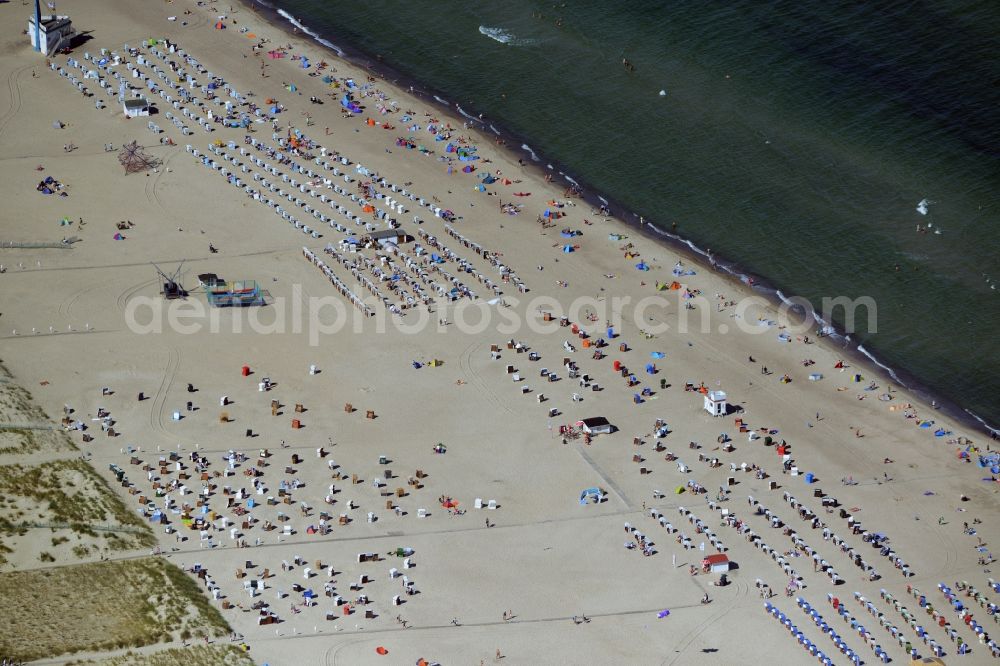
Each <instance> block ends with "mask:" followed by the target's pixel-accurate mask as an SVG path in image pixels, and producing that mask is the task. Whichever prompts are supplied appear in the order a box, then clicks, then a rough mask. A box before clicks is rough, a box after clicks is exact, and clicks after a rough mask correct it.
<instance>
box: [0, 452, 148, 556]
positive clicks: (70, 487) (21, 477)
mask: <svg viewBox="0 0 1000 666" xmlns="http://www.w3.org/2000/svg"><path fill="white" fill-rule="evenodd" d="M0 494H2V495H3V496H4V498H5V500H6V501H5V503H4V504H3V505H0V537H2V536H3V534H4V533H7V534H10V533H12V532H15V531H17V530H18V529H19V527H20V525H22V524H29V525H30V524H33V523H42V524H45V523H54V524H60V525H61V524H68V525H69V526H70V529H71V530H73V531H74V532H76V533H77V534H84V535H88V536H97V534H98V533H97V532H95V531H94V530H93V529H92V528H91V527H90V526H91V525H113V526H123V527H126V528H128V530H136V531H122V532H116V533H113V534H114V536H115V537H116V538H114V539H109V540H108V545H109V547H110V546H111V545H112V543H113V544H114V549H115V550H121V549H129V548H140V547H149V546H151V545H152V544H153V543H154V538H153V535H152V532H150V530H149V527H148V526H147V525H146V524H145V523H144V522H143V521H142V520H141V519H140V517H139V516H138V514H137V513H135V512H134V511H129V510H128V508H127V507H126V506H125V504H124V502H122V500H121V499H120V498H119V497H118V496H117V495H115V494H114V491H112V490H111V487H110V486H109V485H108V483H107V481H106V480H105V479H104V478H102V477H101V476H100V475H99V474H98V473H97V472H96V471H94V468H93V467H91V466H90V465H89V464H87V463H86V462H84V461H82V460H76V459H74V460H55V461H51V462H47V463H42V464H41V465H0ZM15 500H17V501H15ZM29 509H30V513H28V512H27V510H29ZM104 534H112V533H109V532H104Z"/></svg>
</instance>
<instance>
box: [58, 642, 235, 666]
mask: <svg viewBox="0 0 1000 666" xmlns="http://www.w3.org/2000/svg"><path fill="white" fill-rule="evenodd" d="M91 665H93V666H253V660H252V659H250V657H248V656H247V655H246V653H245V652H244V651H243V650H241V649H240V648H238V647H236V646H235V645H193V646H191V647H186V648H170V649H167V650H162V651H160V652H153V653H152V654H136V653H134V652H127V653H125V654H123V655H121V656H118V657H109V658H108V659H102V660H101V661H91V660H89V659H88V660H86V661H71V662H68V663H67V666H91Z"/></svg>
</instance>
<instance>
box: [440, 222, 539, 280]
mask: <svg viewBox="0 0 1000 666" xmlns="http://www.w3.org/2000/svg"><path fill="white" fill-rule="evenodd" d="M444 230H445V232H446V233H447V234H448V235H449V236H451V237H452V238H454V239H455V240H457V241H458V242H459V243H461V244H462V246H463V247H467V248H469V249H471V250H472V251H473V252H475V253H476V254H477V255H479V256H480V257H482V258H483V259H485V260H486V262H487V263H489V264H490V265H491V266H493V268H495V269H496V271H497V272H498V273H500V279H501V281H502V282H504V283H507V282H513V283H514V286H516V287H517V290H518V291H519V292H520V293H522V294H524V293H527V292H528V288H527V286H525V284H524V282H522V281H521V278H519V277H518V275H517V272H516V271H515V270H514V269H513V268H511V267H510V266H508V265H507V263H506V261H505V260H504V259H503V255H502V254H501V253H499V252H490V251H489V250H484V249H483V247H482V246H481V245H480V244H479V243H476V242H474V241H471V240H469V239H468V238H466V237H465V236H463V235H462V234H460V233H458V232H457V231H456V230H455V228H454V227H452V226H451V225H449V224H446V225H445V226H444ZM474 275H475V276H476V278H477V279H479V281H480V282H482V283H483V284H485V285H486V286H487V288H489V289H492V290H493V292H494V293H495V294H496V295H497V296H500V295H502V294H503V291H501V290H500V288H499V287H498V286H497V285H495V284H493V282H492V281H491V280H490V279H488V278H486V279H483V277H482V276H481V275H479V274H478V273H474Z"/></svg>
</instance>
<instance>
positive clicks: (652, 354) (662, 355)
mask: <svg viewBox="0 0 1000 666" xmlns="http://www.w3.org/2000/svg"><path fill="white" fill-rule="evenodd" d="M649 355H650V356H652V357H653V358H666V356H667V355H666V354H664V353H663V352H650V354H649Z"/></svg>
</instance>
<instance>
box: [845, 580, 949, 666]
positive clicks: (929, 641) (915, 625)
mask: <svg viewBox="0 0 1000 666" xmlns="http://www.w3.org/2000/svg"><path fill="white" fill-rule="evenodd" d="M908 588H909V586H908ZM909 589H911V590H912V588H909ZM917 594H918V596H917V597H916V598H917V599H918V603H919V604H920V606H921V608H923V609H924V610H925V611H926V613H927V615H928V616H929V620H930V623H931V626H934V625H936V626H938V627H940V628H941V629H943V630H944V632H945V635H946V636H948V638H949V639H950V640H951V641H952V642H956V641H961V639H960V638H959V636H958V632H956V631H954V629H953V627H952V626H951V623H950V622H948V620H947V619H946V618H945V617H944V615H943V614H942V613H940V612H939V611H937V610H935V609H934V607H933V606H932V605H931V604H930V603H928V602H927V600H926V598H925V597H923V595H920V594H919V591H918V593H917ZM879 597H880V598H881V599H882V600H883V601H885V602H886V603H888V604H889V605H890V608H892V610H894V611H895V612H896V613H897V614H898V615H899V616H900V618H901V619H902V620H903V623H904V624H905V625H907V626H909V628H910V630H911V631H913V633H914V634H915V635H916V638H917V640H920V641H923V643H924V645H926V646H927V647H928V649H929V650H930V652H931V654H932V655H933V656H935V657H943V656H945V651H944V648H943V647H942V646H941V644H940V643H939V642H938V641H936V640H935V639H933V638H932V637H931V635H930V634H929V633H928V632H927V630H926V629H925V628H924V627H923V625H921V624H920V621H919V619H918V617H917V616H916V615H915V614H914V613H912V612H911V611H910V610H909V609H908V608H907V607H906V606H904V605H903V604H902V603H901V602H900V601H899V600H898V599H896V598H895V597H893V595H891V594H889V592H887V591H886V590H885V589H881V590H879ZM855 599H858V600H859V603H862V602H861V601H860V600H861V599H863V597H861V595H860V594H859V593H857V592H855ZM863 603H864V605H865V608H866V609H867V610H868V612H869V613H871V614H872V615H873V616H874V617H876V618H877V619H878V622H879V625H880V626H882V627H884V628H885V630H886V631H888V632H889V633H890V634H891V635H892V637H893V639H895V640H897V641H898V642H899V646H900V647H901V648H903V649H904V650H906V652H907V653H908V654H913V652H914V650H913V645H914V643H913V642H911V641H910V640H909V639H907V638H905V637H904V636H903V632H902V630H901V629H899V628H897V627H896V626H895V625H893V623H892V622H890V621H889V619H888V618H887V617H886V616H885V615H883V614H882V613H881V612H879V611H878V609H876V608H875V606H874V605H873V604H871V602H867V601H866V602H863Z"/></svg>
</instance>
